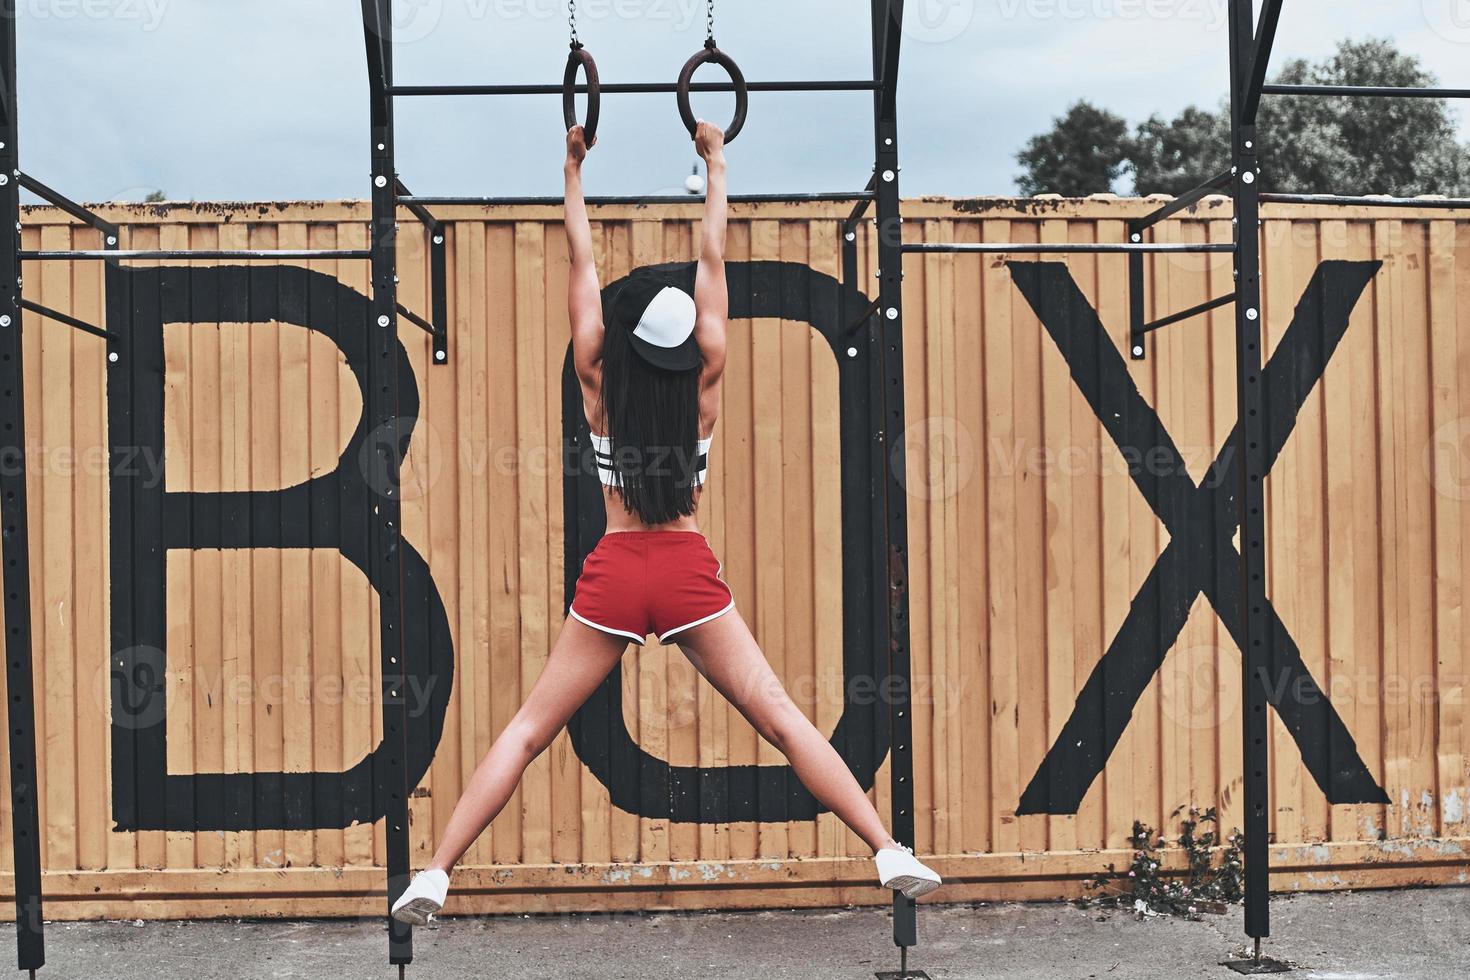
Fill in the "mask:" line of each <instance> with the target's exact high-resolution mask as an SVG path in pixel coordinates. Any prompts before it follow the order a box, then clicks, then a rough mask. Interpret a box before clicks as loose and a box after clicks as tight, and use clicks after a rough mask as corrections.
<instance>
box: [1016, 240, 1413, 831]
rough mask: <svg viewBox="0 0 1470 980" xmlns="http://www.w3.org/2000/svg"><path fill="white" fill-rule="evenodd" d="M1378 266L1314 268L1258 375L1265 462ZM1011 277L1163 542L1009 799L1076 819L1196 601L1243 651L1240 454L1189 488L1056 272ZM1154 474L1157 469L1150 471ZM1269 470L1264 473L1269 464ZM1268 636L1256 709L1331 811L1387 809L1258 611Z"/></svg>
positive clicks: (1116, 361)
mask: <svg viewBox="0 0 1470 980" xmlns="http://www.w3.org/2000/svg"><path fill="white" fill-rule="evenodd" d="M1380 264H1381V263H1379V262H1323V263H1322V264H1321V265H1320V266H1318V268H1317V272H1316V274H1315V275H1314V276H1313V277H1312V281H1311V283H1310V284H1309V285H1308V286H1307V289H1306V292H1305V293H1303V294H1302V298H1301V300H1300V301H1299V302H1298V304H1297V308H1296V314H1295V316H1294V317H1293V318H1292V321H1291V326H1290V327H1289V328H1288V329H1287V331H1286V334H1285V336H1284V337H1282V339H1281V343H1280V344H1279V345H1278V346H1277V348H1276V352H1275V354H1274V355H1273V356H1272V357H1271V361H1270V363H1269V364H1268V365H1267V366H1266V370H1265V372H1264V374H1263V376H1262V381H1263V382H1264V383H1265V386H1266V387H1265V392H1266V404H1267V406H1268V413H1267V415H1268V417H1267V420H1266V432H1267V439H1268V445H1267V452H1268V460H1269V463H1274V462H1275V461H1276V458H1277V456H1278V455H1280V453H1281V450H1282V448H1283V447H1284V446H1285V445H1286V441H1287V440H1288V439H1289V438H1290V436H1291V433H1292V430H1293V429H1294V428H1295V427H1296V420H1297V413H1298V412H1299V411H1300V410H1301V407H1302V405H1303V404H1304V403H1305V402H1306V400H1307V396H1308V395H1309V394H1310V393H1311V391H1312V388H1313V387H1314V386H1315V385H1316V384H1317V381H1318V380H1319V379H1320V378H1321V377H1322V374H1323V372H1324V371H1325V370H1326V369H1327V363H1328V361H1329V360H1330V359H1331V357H1332V354H1333V352H1334V351H1335V350H1336V349H1337V346H1338V343H1339V341H1341V340H1342V337H1343V334H1344V333H1345V332H1346V331H1347V325H1348V319H1349V317H1350V314H1351V313H1352V310H1353V307H1354V306H1356V305H1357V303H1358V299H1359V298H1360V297H1361V296H1362V294H1363V290H1364V289H1365V288H1367V285H1368V282H1369V281H1370V280H1371V279H1372V278H1373V276H1374V275H1375V274H1376V273H1377V271H1378V268H1379V266H1380ZM1010 270H1011V277H1012V278H1013V279H1014V280H1015V282H1016V286H1017V287H1018V288H1019V289H1020V290H1021V293H1022V295H1024V296H1025V297H1026V301H1027V302H1028V303H1030V304H1031V308H1032V309H1033V310H1035V311H1036V315H1037V317H1039V318H1040V319H1041V322H1042V324H1043V325H1044V326H1045V327H1046V331H1047V333H1049V334H1050V335H1051V338H1052V340H1053V341H1054V342H1055V343H1056V345H1057V349H1058V350H1059V351H1060V352H1061V354H1062V357H1063V358H1064V359H1065V360H1066V362H1067V366H1068V367H1069V368H1070V370H1071V374H1072V380H1073V381H1074V382H1076V384H1077V387H1078V389H1079V390H1080V391H1081V393H1082V396H1083V397H1084V398H1086V399H1087V403H1088V404H1089V405H1090V406H1091V407H1092V411H1093V413H1094V414H1096V416H1097V418H1098V421H1100V422H1101V423H1102V425H1103V428H1104V429H1106V430H1107V433H1108V435H1109V436H1110V437H1111V438H1112V440H1113V442H1114V443H1115V444H1116V445H1117V447H1118V449H1119V450H1120V451H1121V452H1122V453H1123V455H1124V457H1125V458H1126V459H1130V460H1149V461H1150V463H1151V465H1149V466H1146V467H1132V469H1133V473H1132V475H1133V482H1134V483H1135V484H1136V485H1137V487H1138V489H1139V492H1141V493H1142V494H1143V496H1144V499H1146V500H1147V501H1148V505H1149V507H1151V508H1152V509H1153V511H1154V513H1155V514H1157V515H1158V518H1159V520H1160V521H1161V522H1163V524H1164V527H1165V528H1166V529H1167V530H1168V532H1169V535H1170V541H1169V544H1168V546H1167V547H1166V548H1165V549H1164V551H1163V554H1161V555H1160V556H1159V559H1158V562H1157V563H1156V564H1155V565H1154V567H1153V571H1152V572H1150V573H1149V576H1148V578H1147V579H1145V581H1144V583H1143V586H1142V587H1141V588H1140V589H1139V590H1138V594H1137V595H1135V596H1134V597H1133V603H1132V605H1131V606H1130V607H1129V610H1128V615H1127V617H1126V618H1125V619H1124V620H1123V625H1122V626H1121V627H1120V628H1119V630H1118V634H1117V636H1115V637H1114V638H1113V642H1112V643H1111V644H1110V645H1109V647H1108V650H1107V653H1106V654H1105V655H1104V656H1103V658H1102V660H1101V661H1099V662H1098V665H1097V667H1095V668H1094V669H1093V671H1092V675H1091V676H1090V677H1088V678H1087V683H1086V685H1084V686H1083V688H1082V692H1081V693H1080V694H1079V695H1078V696H1077V705H1076V707H1075V708H1074V709H1073V710H1072V716H1071V717H1070V718H1068V719H1067V723H1066V724H1065V725H1064V726H1063V727H1062V731H1061V734H1060V735H1058V736H1057V740H1056V742H1055V743H1054V744H1053V745H1052V747H1051V749H1050V751H1048V752H1047V754H1046V759H1045V760H1043V761H1042V763H1041V767H1040V768H1039V769H1037V771H1036V775H1034V776H1033V777H1031V783H1030V785H1028V786H1027V787H1026V791H1025V792H1024V793H1023V794H1022V795H1021V802H1020V805H1019V806H1017V808H1016V812H1017V813H1018V814H1024V813H1076V812H1077V808H1078V806H1079V805H1080V804H1081V802H1082V797H1083V796H1084V795H1085V794H1086V793H1087V790H1088V787H1090V786H1091V785H1092V782H1093V780H1095V779H1096V778H1097V776H1098V774H1099V773H1101V772H1102V769H1103V766H1104V765H1105V764H1106V763H1107V760H1108V756H1109V755H1111V754H1112V751H1113V749H1114V747H1116V746H1117V744H1118V739H1119V738H1120V737H1122V734H1123V730H1124V728H1126V727H1127V725H1128V720H1129V719H1130V718H1131V717H1132V716H1133V708H1134V706H1135V705H1136V704H1137V703H1138V699H1139V698H1140V697H1141V696H1142V695H1143V692H1144V689H1145V688H1146V687H1147V686H1148V683H1149V681H1150V680H1151V679H1152V678H1153V676H1154V674H1156V673H1157V672H1158V670H1159V667H1160V666H1161V665H1162V664H1163V660H1164V656H1165V655H1166V654H1167V653H1168V651H1169V649H1170V648H1171V647H1172V646H1173V645H1174V643H1175V641H1176V640H1177V639H1178V638H1179V632H1180V630H1182V629H1183V628H1184V624H1185V621H1186V620H1187V619H1188V618H1189V611H1190V609H1191V608H1192V607H1193V605H1194V601H1195V598H1196V597H1197V596H1198V595H1199V594H1200V593H1204V595H1205V597H1206V598H1207V599H1208V600H1209V602H1210V604H1211V605H1212V606H1213V607H1214V609H1215V612H1216V614H1217V615H1218V616H1219V617H1220V619H1221V621H1223V622H1224V623H1225V625H1226V627H1227V628H1228V629H1229V630H1230V635H1231V636H1232V637H1234V638H1235V642H1236V645H1237V646H1240V645H1241V615H1240V585H1241V583H1240V555H1239V553H1238V552H1237V551H1236V550H1235V545H1234V543H1233V538H1234V536H1235V531H1236V529H1237V527H1238V526H1239V524H1240V510H1239V506H1240V505H1239V500H1238V499H1237V497H1236V486H1237V480H1238V477H1237V475H1236V467H1237V465H1238V460H1237V457H1238V454H1237V453H1235V452H1233V447H1234V444H1235V439H1236V432H1237V431H1238V428H1239V426H1238V424H1237V428H1236V431H1232V432H1231V434H1230V437H1229V438H1228V439H1227V440H1226V442H1225V447H1224V448H1223V449H1222V450H1221V452H1220V454H1219V455H1218V456H1216V458H1215V462H1214V463H1213V464H1212V465H1211V467H1210V474H1209V476H1207V477H1206V479H1205V480H1204V481H1203V482H1201V483H1200V484H1198V485H1196V484H1195V483H1194V481H1193V479H1192V478H1191V477H1190V476H1189V473H1188V470H1187V469H1186V467H1185V465H1184V460H1183V457H1182V456H1181V455H1180V453H1179V450H1178V448H1177V447H1176V446H1175V444H1174V440H1173V439H1172V438H1171V437H1170V436H1169V434H1168V432H1167V431H1165V429H1164V426H1163V423H1162V422H1160V420H1159V417H1158V415H1157V414H1156V413H1155V412H1154V410H1153V408H1152V407H1150V406H1149V404H1148V403H1147V402H1146V401H1144V398H1143V396H1142V394H1140V393H1139V391H1138V388H1137V386H1135V385H1134V384H1133V379H1132V377H1130V376H1129V374H1128V368H1127V365H1126V364H1125V362H1124V361H1123V357H1122V355H1121V354H1120V353H1119V352H1118V349H1117V347H1115V346H1114V345H1113V342H1112V341H1111V340H1110V339H1109V338H1108V335H1107V331H1106V330H1105V329H1104V327H1103V325H1102V322H1101V320H1099V319H1098V315H1097V312H1096V311H1095V310H1094V309H1093V308H1092V306H1091V305H1090V304H1089V303H1088V302H1087V299H1086V297H1084V296H1083V295H1082V292H1081V290H1079V289H1078V288H1077V284H1076V283H1075V282H1074V281H1073V279H1072V276H1071V274H1070V273H1069V272H1068V271H1067V267H1066V266H1065V265H1062V264H1060V263H1055V262H1012V263H1010ZM1160 463H1161V464H1162V465H1156V464H1160ZM1268 465H1269V464H1268ZM1261 615H1263V616H1265V617H1267V622H1268V625H1269V628H1270V630H1271V634H1272V644H1271V647H1272V649H1271V658H1270V662H1269V671H1270V673H1269V677H1270V682H1269V683H1267V682H1266V679H1264V678H1263V679H1262V683H1266V687H1267V698H1268V700H1269V701H1270V703H1271V705H1272V706H1273V707H1274V708H1275V709H1276V712H1277V714H1278V715H1279V716H1280V718H1281V720H1282V722H1283V723H1284V724H1285V726H1286V729H1287V731H1289V732H1290V733H1291V736H1292V738H1293V739H1295V740H1296V744H1297V747H1298V748H1299V749H1300V750H1301V754H1302V761H1303V762H1304V763H1305V764H1306V766H1307V769H1308V770H1309V771H1310V772H1311V774H1312V778H1314V779H1315V780H1316V781H1317V785H1318V786H1319V787H1321V789H1322V792H1323V793H1325V794H1326V795H1327V799H1328V800H1329V801H1330V802H1332V803H1387V802H1388V797H1387V795H1386V794H1385V793H1384V792H1383V789H1382V787H1380V786H1379V785H1378V783H1377V782H1376V781H1375V780H1374V778H1373V774H1372V773H1370V772H1369V771H1368V767H1367V766H1366V765H1364V764H1363V760H1362V758H1361V757H1360V756H1359V755H1358V747H1357V744H1356V743H1355V742H1354V741H1353V737H1352V735H1351V733H1349V732H1348V730H1347V728H1346V726H1344V725H1343V723H1342V719H1341V718H1340V717H1339V716H1338V714H1337V711H1336V710H1335V709H1334V708H1333V707H1332V704H1331V703H1330V702H1329V701H1328V700H1327V697H1326V695H1325V694H1323V693H1322V691H1321V690H1320V689H1319V688H1318V686H1317V683H1316V681H1314V680H1313V679H1312V676H1311V673H1310V672H1309V671H1308V669H1307V667H1306V665H1305V664H1304V663H1302V658H1301V652H1300V651H1299V650H1298V649H1297V646H1296V643H1295V641H1293V640H1292V638H1291V634H1290V633H1289V632H1287V629H1286V624H1284V623H1283V622H1282V621H1281V618H1280V617H1279V616H1278V615H1277V614H1276V610H1275V609H1274V608H1271V606H1270V605H1269V604H1267V606H1266V608H1264V609H1263V610H1262V611H1261Z"/></svg>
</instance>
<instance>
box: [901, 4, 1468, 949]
mask: <svg viewBox="0 0 1470 980" xmlns="http://www.w3.org/2000/svg"><path fill="white" fill-rule="evenodd" d="M1282 4H1283V0H1265V4H1264V6H1263V7H1262V9H1261V12H1260V15H1259V20H1256V18H1255V16H1254V12H1253V7H1252V3H1251V2H1250V0H1230V2H1229V13H1230V24H1229V27H1230V31H1229V39H1230V140H1231V167H1230V169H1229V170H1228V171H1226V172H1224V173H1221V174H1218V175H1216V176H1215V177H1212V178H1211V179H1209V180H1207V181H1205V183H1203V184H1202V185H1200V186H1199V187H1196V188H1194V189H1193V190H1191V191H1187V192H1185V193H1183V194H1180V195H1179V196H1177V197H1176V198H1174V199H1173V200H1171V201H1169V202H1168V203H1167V204H1164V205H1163V206H1161V207H1159V208H1158V209H1156V210H1155V211H1153V212H1151V213H1150V214H1148V215H1146V216H1145V217H1143V218H1140V219H1137V220H1134V221H1132V222H1130V224H1129V226H1128V238H1129V240H1128V241H1127V242H1118V243H1107V244H1082V243H1079V244H1046V245H1037V244H1027V243H1009V244H1007V243H990V242H987V243H980V244H963V243H957V244H931V243H911V244H905V245H903V251H904V252H905V253H932V252H953V253H963V252H984V253H997V252H1001V253H1015V254H1021V253H1079V254H1085V253H1097V252H1103V253H1108V252H1117V253H1123V254H1126V255H1127V257H1128V274H1129V286H1130V288H1129V295H1130V300H1131V302H1130V307H1131V309H1130V330H1129V334H1130V336H1129V355H1130V356H1131V357H1132V358H1133V359H1134V360H1142V359H1143V358H1144V357H1145V356H1146V337H1147V335H1148V334H1150V333H1152V332H1153V331H1155V330H1158V329H1161V328H1163V327H1167V326H1171V325H1173V324H1176V323H1180V322H1182V321H1184V320H1186V319H1189V318H1192V317H1194V316H1198V315H1200V314H1203V313H1207V312H1209V311H1211V310H1214V309H1218V308H1219V307H1222V306H1227V305H1233V306H1234V307H1235V338H1236V387H1237V401H1238V403H1239V411H1240V416H1239V417H1240V423H1239V426H1238V429H1237V439H1238V442H1239V445H1238V446H1237V447H1236V451H1237V455H1238V458H1239V459H1240V460H1242V462H1243V464H1244V465H1242V466H1240V467H1239V468H1238V470H1239V484H1238V487H1237V493H1238V494H1239V499H1240V501H1241V506H1240V541H1241V547H1240V562H1239V566H1240V581H1241V595H1242V597H1243V598H1242V601H1241V603H1240V615H1241V620H1242V621H1241V623H1240V626H1241V631H1240V635H1241V636H1242V637H1243V638H1244V642H1243V643H1242V651H1241V652H1242V682H1243V683H1242V692H1243V693H1242V698H1243V701H1244V706H1243V709H1244V710H1243V715H1242V717H1243V724H1242V737H1243V745H1242V748H1243V754H1242V758H1243V760H1244V766H1245V772H1244V788H1245V794H1244V803H1245V821H1244V824H1245V825H1244V834H1245V848H1244V850H1245V931H1246V935H1247V936H1249V937H1250V938H1251V939H1252V940H1254V953H1253V955H1252V956H1251V957H1250V958H1248V959H1245V960H1240V961H1235V962H1231V963H1229V964H1227V965H1229V966H1230V967H1231V969H1233V970H1235V971H1236V972H1238V973H1245V974H1258V973H1277V972H1285V971H1286V970H1287V969H1288V967H1287V965H1286V964H1283V963H1280V962H1278V961H1276V960H1273V959H1270V958H1268V957H1263V956H1262V954H1261V941H1262V940H1263V939H1265V938H1267V937H1269V936H1270V934H1271V914H1270V872H1271V855H1270V850H1269V842H1270V791H1271V787H1270V778H1269V771H1270V770H1269V745H1268V744H1267V736H1268V715H1267V712H1268V702H1269V698H1270V691H1271V689H1272V684H1273V677H1272V665H1273V663H1275V662H1276V655H1277V653H1279V651H1278V650H1276V649H1275V646H1276V645H1277V644H1279V643H1280V638H1279V637H1278V636H1277V635H1276V634H1275V633H1274V632H1273V630H1272V628H1271V623H1270V621H1269V619H1268V617H1267V616H1265V615H1263V612H1262V610H1263V609H1264V608H1265V607H1266V606H1267V601H1266V600H1267V590H1266V555H1265V507H1266V500H1265V478H1266V474H1267V473H1268V472H1269V470H1270V449H1269V445H1270V443H1269V440H1268V439H1267V437H1266V432H1265V429H1266V426H1267V419H1268V415H1267V402H1268V398H1269V394H1268V392H1267V390H1266V389H1267V387H1268V386H1267V385H1266V384H1264V383H1263V372H1262V350H1261V347H1262V343H1261V316H1260V308H1261V247H1260V234H1259V231H1258V229H1259V227H1260V205H1261V202H1263V201H1268V202H1276V203H1288V204H1331V205H1372V206H1379V207H1382V206H1392V207H1410V208H1434V209H1446V210H1456V211H1465V210H1470V199H1452V198H1433V197H1431V198H1414V199H1403V198H1389V197H1363V196H1342V195H1333V194H1263V193H1262V192H1261V188H1260V179H1259V178H1260V172H1261V171H1260V166H1259V154H1260V146H1259V142H1258V136H1257V131H1256V117H1257V110H1258V108H1259V106H1260V100H1261V98H1262V96H1265V95H1270V96H1294V97H1302V96H1316V97H1320V96H1337V97H1359V98H1387V97H1394V98H1411V99H1466V98H1470V89H1463V88H1393V87H1386V86H1355V85H1267V84H1265V78H1266V72H1267V69H1268V67H1269V65H1270V59H1271V49H1272V46H1273V44H1274V42H1275V38H1276V30H1277V25H1278V24H1279V22H1280V19H1281V9H1282ZM1216 193H1228V194H1229V196H1230V197H1231V199H1232V202H1233V205H1234V228H1235V234H1234V241H1233V242H1232V243H1228V244H1227V243H1217V242H1197V243H1175V242H1148V241H1145V240H1144V233H1145V232H1146V231H1147V230H1148V229H1149V228H1152V227H1154V226H1155V225H1157V224H1159V223H1160V222H1162V221H1165V220H1167V219H1169V218H1171V217H1173V216H1175V215H1177V214H1179V213H1181V212H1183V211H1185V210H1186V209H1188V208H1191V207H1193V206H1194V205H1196V204H1198V203H1199V202H1200V201H1202V200H1203V199H1204V198H1205V197H1207V196H1209V195H1211V194H1216ZM893 237H897V229H895V234H894V236H893ZM1158 252H1175V253H1179V252H1183V253H1190V252H1194V253H1212V252H1215V253H1218V252H1230V253H1232V255H1233V256H1234V277H1235V288H1234V290H1233V291H1232V292H1230V293H1228V294H1226V295H1223V296H1219V297H1217V298H1215V299H1211V300H1208V301H1206V302H1204V303H1201V304H1199V305H1197V306H1193V307H1190V308H1189V309H1186V310H1181V311H1179V312H1177V313H1173V314H1169V315H1166V316H1164V317H1161V318H1159V319H1157V320H1154V321H1152V322H1145V321H1144V312H1143V311H1144V302H1143V300H1144V293H1145V268H1144V256H1145V255H1146V254H1148V253H1158ZM874 312H877V311H874ZM887 315H888V316H889V317H893V316H894V310H893V309H891V308H890V309H889V310H888V311H887ZM1379 792H1381V790H1380V791H1379ZM1383 802H1387V800H1386V798H1385V800H1384V801H1383Z"/></svg>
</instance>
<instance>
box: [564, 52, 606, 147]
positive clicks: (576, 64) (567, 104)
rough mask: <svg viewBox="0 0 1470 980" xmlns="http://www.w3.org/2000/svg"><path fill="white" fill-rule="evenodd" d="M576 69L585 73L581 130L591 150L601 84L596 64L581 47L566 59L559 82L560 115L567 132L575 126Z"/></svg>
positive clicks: (589, 54)
mask: <svg viewBox="0 0 1470 980" xmlns="http://www.w3.org/2000/svg"><path fill="white" fill-rule="evenodd" d="M578 69H583V70H585V71H586V72H587V121H586V122H584V123H582V129H583V131H584V132H585V133H586V134H587V147H588V149H591V147H592V143H593V141H594V140H596V139H597V117H598V116H599V115H600V114H601V111H602V82H601V81H600V80H599V79H598V77H597V62H596V61H593V60H592V55H591V53H590V52H588V50H587V49H586V48H584V47H582V46H581V45H576V46H574V47H573V48H572V53H571V56H570V57H568V58H567V70H566V74H564V75H563V76H562V80H561V115H562V119H563V120H565V121H566V124H567V129H569V130H570V129H571V128H572V127H573V126H575V125H577V70H578Z"/></svg>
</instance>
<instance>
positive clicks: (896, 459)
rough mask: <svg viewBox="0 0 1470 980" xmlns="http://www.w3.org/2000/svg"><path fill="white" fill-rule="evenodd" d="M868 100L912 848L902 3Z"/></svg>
mask: <svg viewBox="0 0 1470 980" xmlns="http://www.w3.org/2000/svg"><path fill="white" fill-rule="evenodd" d="M872 13H873V78H874V80H875V81H877V82H879V83H880V84H879V88H878V91H877V93H876V94H875V95H874V99H873V135H874V146H875V161H876V162H875V171H876V172H875V180H874V188H875V192H876V193H875V204H876V212H877V218H878V266H879V272H878V300H879V303H878V321H877V322H878V326H879V336H880V337H881V338H882V356H883V359H882V371H881V375H882V378H883V397H882V399H881V402H880V404H881V405H882V411H883V417H882V424H881V426H880V428H879V436H878V438H879V446H880V449H881V452H880V454H879V458H880V459H882V460H883V461H884V463H885V466H886V472H887V480H886V485H885V486H884V505H885V506H884V508H883V511H884V514H885V532H886V534H885V537H886V543H885V553H884V561H885V566H886V568H887V576H886V580H887V581H886V584H887V593H886V599H887V609H888V622H887V635H888V678H887V683H886V684H884V685H882V686H881V689H882V690H883V692H884V696H885V697H886V698H887V701H888V709H889V723H890V739H889V752H890V753H891V755H890V778H891V781H892V797H893V815H892V822H893V827H892V833H893V836H894V837H895V838H897V839H898V841H899V842H900V843H903V844H908V845H909V846H913V843H914V780H913V775H914V759H913V718H912V717H911V704H910V688H911V685H910V679H909V592H908V585H909V581H908V559H909V556H908V506H907V503H908V498H907V474H906V473H905V468H904V451H903V450H904V447H903V435H904V424H905V423H904V373H903V341H904V336H903V218H902V214H901V207H900V200H899V191H898V173H899V168H898V107H897V102H898V100H897V90H898V63H899V50H900V43H901V41H902V28H903V0H873V6H872ZM893 942H894V944H895V945H896V946H898V947H899V950H900V955H901V962H902V972H903V973H905V974H906V973H907V972H908V971H907V960H908V950H909V949H910V948H911V947H913V946H916V945H918V913H917V906H916V903H915V902H914V901H913V900H912V899H909V898H905V897H904V896H903V894H902V893H901V892H894V894H893Z"/></svg>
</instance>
